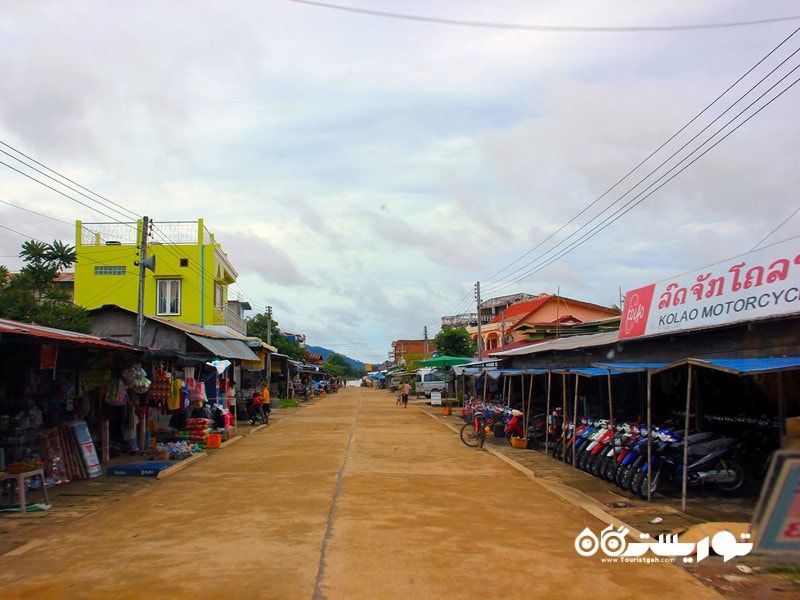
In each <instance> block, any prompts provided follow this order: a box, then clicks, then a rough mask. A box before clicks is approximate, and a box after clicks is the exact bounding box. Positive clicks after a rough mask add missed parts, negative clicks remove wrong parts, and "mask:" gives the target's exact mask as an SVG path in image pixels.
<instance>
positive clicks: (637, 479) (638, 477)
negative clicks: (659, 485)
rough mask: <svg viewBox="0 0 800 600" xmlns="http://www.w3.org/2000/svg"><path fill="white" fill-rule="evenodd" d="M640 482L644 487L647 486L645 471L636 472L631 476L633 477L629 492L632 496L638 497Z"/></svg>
mask: <svg viewBox="0 0 800 600" xmlns="http://www.w3.org/2000/svg"><path fill="white" fill-rule="evenodd" d="M642 481H644V482H645V485H647V483H646V482H647V472H646V471H636V473H634V474H633V477H631V486H630V490H631V491H632V492H633V493H634V494H636V495H639V486H641V485H642Z"/></svg>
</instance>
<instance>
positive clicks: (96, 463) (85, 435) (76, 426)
mask: <svg viewBox="0 0 800 600" xmlns="http://www.w3.org/2000/svg"><path fill="white" fill-rule="evenodd" d="M70 427H71V428H72V433H73V435H74V436H75V440H76V441H77V442H78V448H79V449H80V454H81V459H82V460H83V464H84V466H85V467H86V472H87V473H88V475H89V477H99V476H100V475H102V474H103V467H101V466H100V460H99V459H98V458H97V450H95V447H94V442H93V441H92V435H91V434H90V433H89V427H88V426H87V425H86V422H85V421H75V422H74V423H71V424H70Z"/></svg>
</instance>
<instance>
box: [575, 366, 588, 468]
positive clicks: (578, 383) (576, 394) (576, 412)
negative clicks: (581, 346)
mask: <svg viewBox="0 0 800 600" xmlns="http://www.w3.org/2000/svg"><path fill="white" fill-rule="evenodd" d="M580 379H581V378H580V375H578V374H577V373H576V374H575V398H574V399H573V403H574V406H573V410H572V422H573V423H574V424H575V427H576V429H577V426H578V386H579V385H580ZM584 416H585V415H584ZM573 431H575V429H573ZM572 440H573V441H572V466H573V467H575V468H577V465H576V464H575V453H576V452H577V450H576V448H575V434H574V433H573V434H572Z"/></svg>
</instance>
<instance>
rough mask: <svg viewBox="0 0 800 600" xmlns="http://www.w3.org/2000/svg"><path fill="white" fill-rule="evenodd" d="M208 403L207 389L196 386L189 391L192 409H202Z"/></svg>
mask: <svg viewBox="0 0 800 600" xmlns="http://www.w3.org/2000/svg"><path fill="white" fill-rule="evenodd" d="M205 403H206V387H205V386H204V385H195V386H194V387H193V388H191V389H190V390H189V406H191V407H192V408H202V406H203V404H205Z"/></svg>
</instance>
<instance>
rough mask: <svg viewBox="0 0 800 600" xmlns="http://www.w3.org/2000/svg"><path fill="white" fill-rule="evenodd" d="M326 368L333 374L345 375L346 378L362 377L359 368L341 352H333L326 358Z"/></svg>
mask: <svg viewBox="0 0 800 600" xmlns="http://www.w3.org/2000/svg"><path fill="white" fill-rule="evenodd" d="M324 368H325V370H326V371H327V372H328V373H330V374H331V375H336V376H341V377H345V378H346V379H357V378H359V377H361V374H360V372H359V370H358V369H356V368H355V367H353V366H352V365H351V364H350V363H349V362H347V359H346V358H345V357H344V356H342V355H341V354H336V353H335V352H331V353H330V354H329V355H328V358H327V359H325V364H324Z"/></svg>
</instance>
